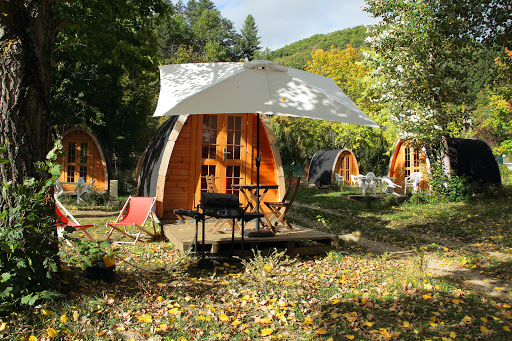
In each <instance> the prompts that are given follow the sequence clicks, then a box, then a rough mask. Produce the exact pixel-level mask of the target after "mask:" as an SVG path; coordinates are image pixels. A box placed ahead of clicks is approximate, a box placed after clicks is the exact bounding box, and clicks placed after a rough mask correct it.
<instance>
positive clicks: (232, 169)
mask: <svg viewBox="0 0 512 341" xmlns="http://www.w3.org/2000/svg"><path fill="white" fill-rule="evenodd" d="M239 184H240V166H227V167H226V193H230V194H235V195H238V192H239V190H238V188H236V189H235V188H233V187H232V185H239Z"/></svg>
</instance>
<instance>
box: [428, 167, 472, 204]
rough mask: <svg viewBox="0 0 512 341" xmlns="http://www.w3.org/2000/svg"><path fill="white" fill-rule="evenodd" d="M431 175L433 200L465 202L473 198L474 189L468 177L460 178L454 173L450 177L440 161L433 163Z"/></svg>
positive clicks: (430, 182) (430, 183)
mask: <svg viewBox="0 0 512 341" xmlns="http://www.w3.org/2000/svg"><path fill="white" fill-rule="evenodd" d="M430 173H431V174H430V181H429V185H430V186H431V194H432V199H434V200H438V201H447V202H464V201H468V200H469V199H470V198H471V196H472V194H473V187H472V186H471V184H470V183H469V179H468V178H467V177H466V176H464V175H461V176H458V175H455V174H453V173H452V174H451V175H450V176H448V175H447V174H446V173H445V171H444V169H443V167H442V165H441V163H440V162H438V161H434V162H433V163H432V166H431V168H430Z"/></svg>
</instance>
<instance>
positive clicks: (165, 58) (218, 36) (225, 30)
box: [157, 0, 260, 63]
mask: <svg viewBox="0 0 512 341" xmlns="http://www.w3.org/2000/svg"><path fill="white" fill-rule="evenodd" d="M157 33H158V36H159V39H160V48H159V53H158V54H159V57H160V59H161V61H162V63H198V62H230V61H231V62H235V61H236V62H237V61H240V60H241V59H244V58H245V57H247V58H249V59H251V58H252V57H253V55H254V53H255V52H256V51H257V50H259V49H260V46H259V43H260V41H259V39H260V38H259V37H258V36H257V34H258V28H257V26H256V22H255V20H254V18H253V17H252V15H248V16H247V18H246V20H245V23H244V27H243V28H242V30H241V33H238V32H236V30H235V28H234V24H233V22H232V21H231V20H228V19H226V18H224V17H223V16H222V14H221V12H220V11H219V10H218V9H217V8H216V7H215V4H214V3H213V2H212V1H209V0H199V1H196V0H191V1H188V2H187V4H186V5H183V4H181V3H179V4H177V5H175V6H174V13H173V14H172V16H170V17H169V18H166V20H163V21H162V22H161V23H160V24H159V25H158V26H157Z"/></svg>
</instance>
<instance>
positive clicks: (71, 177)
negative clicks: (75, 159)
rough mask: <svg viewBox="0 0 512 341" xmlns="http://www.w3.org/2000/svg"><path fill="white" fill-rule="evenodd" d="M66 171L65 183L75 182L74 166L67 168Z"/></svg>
mask: <svg viewBox="0 0 512 341" xmlns="http://www.w3.org/2000/svg"><path fill="white" fill-rule="evenodd" d="M67 171H68V174H67V176H66V181H67V182H75V166H68V168H67Z"/></svg>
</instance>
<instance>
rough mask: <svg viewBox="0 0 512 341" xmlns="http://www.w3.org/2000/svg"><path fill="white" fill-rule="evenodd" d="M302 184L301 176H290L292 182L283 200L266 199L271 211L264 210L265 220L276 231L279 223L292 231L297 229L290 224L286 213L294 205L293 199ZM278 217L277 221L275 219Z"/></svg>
mask: <svg viewBox="0 0 512 341" xmlns="http://www.w3.org/2000/svg"><path fill="white" fill-rule="evenodd" d="M299 185H300V177H296V178H290V182H289V183H288V188H287V189H286V193H285V194H284V197H283V200H282V201H279V202H268V201H265V202H264V203H265V206H267V208H268V209H269V210H270V212H264V215H265V220H266V221H267V222H268V224H270V228H271V229H272V231H273V232H274V233H275V232H276V231H277V228H278V226H279V225H282V226H284V227H287V228H289V229H290V230H292V231H295V228H294V227H293V226H292V225H290V223H289V222H288V220H286V218H285V215H286V212H288V210H289V209H290V207H291V206H292V203H293V200H295V196H296V195H297V190H298V189H299ZM274 219H276V221H275V223H274V222H273V220H274Z"/></svg>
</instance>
